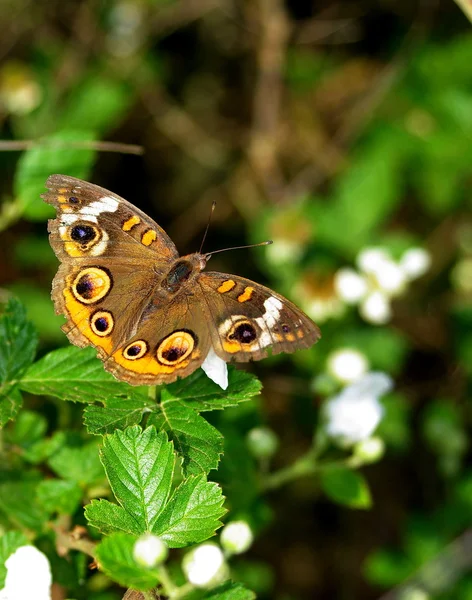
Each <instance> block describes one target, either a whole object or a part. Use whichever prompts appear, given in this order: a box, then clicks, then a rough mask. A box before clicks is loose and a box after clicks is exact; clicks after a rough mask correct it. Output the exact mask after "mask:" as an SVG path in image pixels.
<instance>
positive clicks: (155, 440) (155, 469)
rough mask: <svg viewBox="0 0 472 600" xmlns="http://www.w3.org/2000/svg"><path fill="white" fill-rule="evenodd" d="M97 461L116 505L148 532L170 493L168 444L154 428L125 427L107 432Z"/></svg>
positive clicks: (171, 467) (171, 465)
mask: <svg viewBox="0 0 472 600" xmlns="http://www.w3.org/2000/svg"><path fill="white" fill-rule="evenodd" d="M101 460H102V463H103V466H104V468H105V471H106V474H107V477H108V480H109V482H110V486H111V489H112V490H113V493H114V495H115V497H116V499H117V500H118V502H119V504H120V505H121V506H122V507H123V508H124V509H125V510H126V512H127V513H129V514H130V515H131V516H132V517H133V518H134V520H135V521H136V523H137V524H138V527H139V531H140V532H141V533H144V532H146V531H152V529H153V527H154V523H155V521H156V518H157V515H158V514H159V513H160V512H161V511H162V509H163V507H164V505H165V503H166V502H167V499H168V497H169V494H170V488H171V484H172V475H173V471H174V453H173V447H172V443H170V442H169V441H168V440H167V436H166V435H165V434H164V433H157V432H156V430H155V428H154V427H148V428H147V429H145V430H144V431H142V430H141V428H140V427H138V426H133V427H128V429H126V430H125V431H116V433H114V434H113V435H107V436H105V438H104V441H103V447H102V450H101Z"/></svg>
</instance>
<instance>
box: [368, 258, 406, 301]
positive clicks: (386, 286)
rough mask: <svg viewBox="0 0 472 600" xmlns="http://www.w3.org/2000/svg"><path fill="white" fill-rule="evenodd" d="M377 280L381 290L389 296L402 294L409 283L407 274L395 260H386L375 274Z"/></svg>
mask: <svg viewBox="0 0 472 600" xmlns="http://www.w3.org/2000/svg"><path fill="white" fill-rule="evenodd" d="M375 278H376V280H377V284H378V286H379V287H380V289H381V290H382V291H383V292H384V293H385V294H387V295H389V296H398V295H399V294H401V293H402V292H403V290H404V289H405V286H406V283H407V276H406V274H405V272H404V271H403V270H402V269H401V268H400V266H399V265H397V263H395V262H393V260H386V261H385V262H384V263H383V264H382V266H381V267H380V268H379V270H378V271H377V272H376V273H375Z"/></svg>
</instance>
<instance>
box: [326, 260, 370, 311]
mask: <svg viewBox="0 0 472 600" xmlns="http://www.w3.org/2000/svg"><path fill="white" fill-rule="evenodd" d="M334 286H335V289H336V293H337V294H338V296H339V297H340V298H341V299H342V300H344V302H346V304H357V302H359V301H360V300H361V299H362V298H363V297H364V296H365V294H366V292H367V282H366V280H365V278H364V277H363V276H362V275H359V273H357V272H356V271H354V269H348V268H344V269H339V271H337V273H336V275H335V276H334Z"/></svg>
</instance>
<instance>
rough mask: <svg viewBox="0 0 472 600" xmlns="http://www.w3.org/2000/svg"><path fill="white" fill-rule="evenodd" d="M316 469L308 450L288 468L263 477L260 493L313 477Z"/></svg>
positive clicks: (311, 454)
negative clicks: (303, 478)
mask: <svg viewBox="0 0 472 600" xmlns="http://www.w3.org/2000/svg"><path fill="white" fill-rule="evenodd" d="M318 468H319V467H318V464H317V463H316V459H315V456H314V453H313V449H310V450H309V451H308V452H307V453H306V454H304V455H303V456H302V457H301V458H299V459H298V460H296V461H295V462H294V463H293V464H292V465H290V466H289V467H285V468H283V469H280V470H279V471H275V473H271V474H270V475H267V476H266V477H264V479H263V480H262V483H261V488H262V491H267V490H273V489H276V488H279V487H281V486H282V485H285V484H286V483H288V482H289V481H293V480H295V479H298V478H299V477H305V476H307V475H313V474H314V473H316V471H317V470H318Z"/></svg>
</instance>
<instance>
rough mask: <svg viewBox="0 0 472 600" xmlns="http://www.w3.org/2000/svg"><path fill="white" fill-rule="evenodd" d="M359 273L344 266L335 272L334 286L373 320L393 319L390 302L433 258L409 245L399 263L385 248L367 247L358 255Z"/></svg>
mask: <svg viewBox="0 0 472 600" xmlns="http://www.w3.org/2000/svg"><path fill="white" fill-rule="evenodd" d="M356 260H357V265H358V267H359V270H360V271H361V272H360V273H357V272H356V271H354V270H353V269H350V268H343V269H339V271H338V272H337V273H336V275H335V289H336V293H337V295H338V297H339V298H341V299H342V300H343V301H344V302H345V303H346V304H360V306H359V312H360V314H361V316H362V317H363V318H364V319H365V320H366V321H369V322H370V323H375V324H376V325H383V324H385V323H387V322H388V321H390V319H391V317H392V309H391V306H390V301H391V299H392V298H394V297H395V296H399V295H400V294H402V293H403V292H404V291H405V290H406V288H407V285H408V284H409V282H410V281H411V280H413V279H415V278H417V277H420V276H421V275H423V274H424V273H425V272H426V271H427V270H428V268H429V266H430V263H431V259H430V256H429V254H428V252H426V250H423V249H422V248H410V249H409V250H407V251H406V252H405V253H404V254H403V256H402V258H401V260H400V261H399V262H396V261H395V260H394V259H393V258H392V257H391V255H390V254H389V253H388V252H387V250H385V249H383V248H365V249H364V250H362V251H361V252H359V255H358V256H357V259H356Z"/></svg>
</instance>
